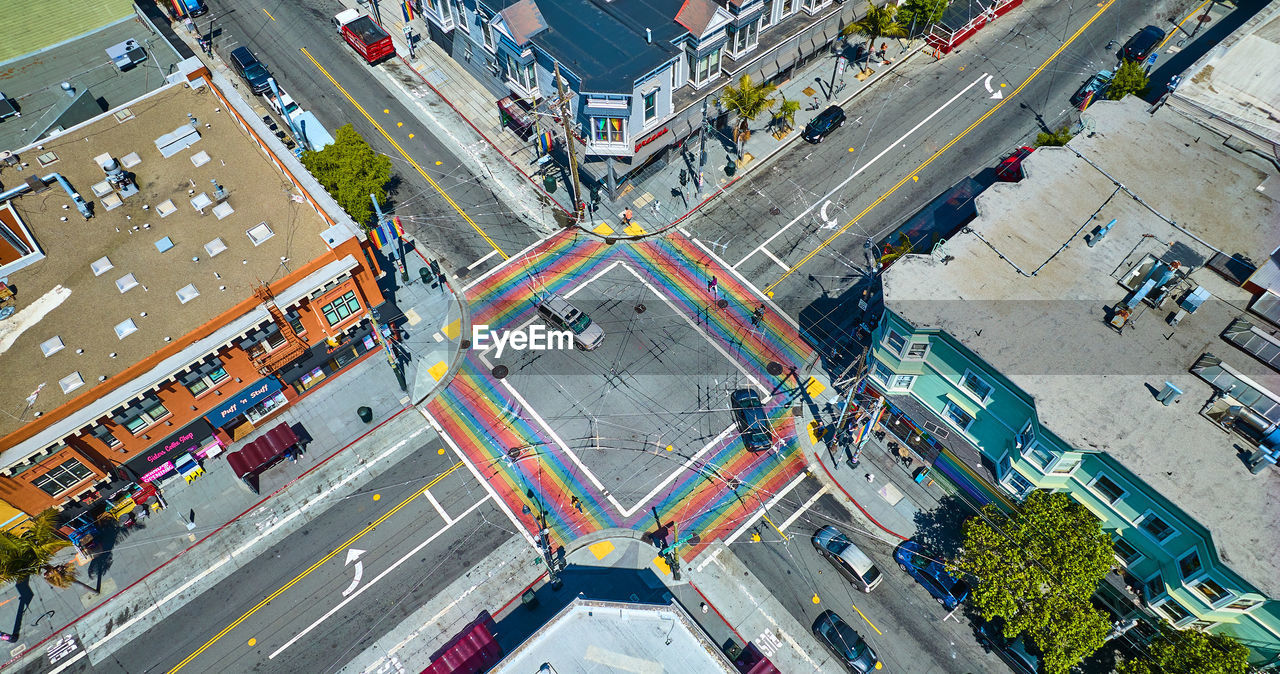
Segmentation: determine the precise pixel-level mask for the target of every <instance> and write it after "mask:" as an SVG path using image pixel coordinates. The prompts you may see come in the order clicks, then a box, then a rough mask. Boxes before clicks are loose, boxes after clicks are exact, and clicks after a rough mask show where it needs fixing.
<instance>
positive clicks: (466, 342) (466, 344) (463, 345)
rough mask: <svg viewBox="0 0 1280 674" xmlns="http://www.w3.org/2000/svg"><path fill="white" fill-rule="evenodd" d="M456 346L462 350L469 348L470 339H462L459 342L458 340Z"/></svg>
mask: <svg viewBox="0 0 1280 674" xmlns="http://www.w3.org/2000/svg"><path fill="white" fill-rule="evenodd" d="M458 348H460V349H462V350H463V351H466V350H467V349H470V348H471V340H469V339H464V340H462V341H461V342H458Z"/></svg>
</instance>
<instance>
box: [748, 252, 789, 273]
mask: <svg viewBox="0 0 1280 674" xmlns="http://www.w3.org/2000/svg"><path fill="white" fill-rule="evenodd" d="M760 252H761V253H763V254H764V256H765V257H767V258H769V259H770V260H773V263H774V264H776V265H778V266H779V267H782V271H790V269H791V267H788V266H787V265H786V263H784V262H783V261H782V260H779V259H778V256H777V255H774V254H773V253H772V252H770V250H769V249H768V248H761V249H760ZM745 259H746V258H743V260H745ZM738 264H742V263H741V262H739V263H738Z"/></svg>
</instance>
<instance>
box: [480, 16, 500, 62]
mask: <svg viewBox="0 0 1280 674" xmlns="http://www.w3.org/2000/svg"><path fill="white" fill-rule="evenodd" d="M476 18H477V19H479V21H480V34H481V35H484V48H485V49H488V50H489V51H491V52H495V53H496V52H497V51H498V48H497V46H495V45H494V42H493V27H492V26H490V25H489V18H488V17H486V16H484V15H481V14H477V15H476Z"/></svg>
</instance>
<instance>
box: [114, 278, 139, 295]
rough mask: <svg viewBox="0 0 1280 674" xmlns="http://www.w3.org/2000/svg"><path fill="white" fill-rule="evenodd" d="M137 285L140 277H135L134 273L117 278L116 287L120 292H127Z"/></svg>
mask: <svg viewBox="0 0 1280 674" xmlns="http://www.w3.org/2000/svg"><path fill="white" fill-rule="evenodd" d="M136 285H138V279H136V278H134V276H133V274H125V275H124V276H121V277H120V278H118V279H116V287H117V288H119V289H120V292H126V291H128V290H129V289H130V288H132V287H134V286H136Z"/></svg>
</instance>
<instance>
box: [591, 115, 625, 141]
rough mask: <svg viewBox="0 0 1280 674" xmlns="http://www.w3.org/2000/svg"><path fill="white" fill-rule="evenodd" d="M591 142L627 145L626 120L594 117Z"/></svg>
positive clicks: (592, 119)
mask: <svg viewBox="0 0 1280 674" xmlns="http://www.w3.org/2000/svg"><path fill="white" fill-rule="evenodd" d="M591 140H593V141H595V142H596V143H626V142H627V125H626V123H625V120H623V119H622V118H620V117H592V118H591Z"/></svg>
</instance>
